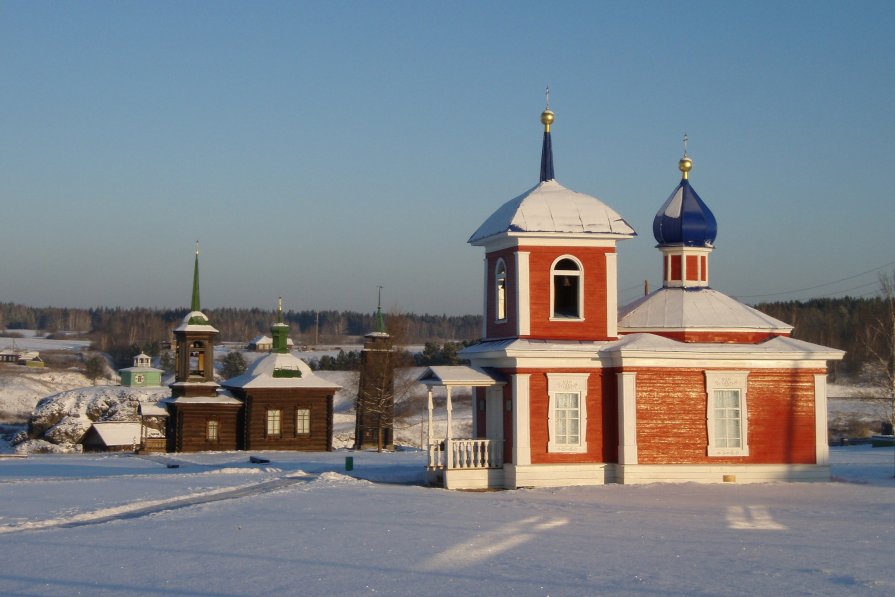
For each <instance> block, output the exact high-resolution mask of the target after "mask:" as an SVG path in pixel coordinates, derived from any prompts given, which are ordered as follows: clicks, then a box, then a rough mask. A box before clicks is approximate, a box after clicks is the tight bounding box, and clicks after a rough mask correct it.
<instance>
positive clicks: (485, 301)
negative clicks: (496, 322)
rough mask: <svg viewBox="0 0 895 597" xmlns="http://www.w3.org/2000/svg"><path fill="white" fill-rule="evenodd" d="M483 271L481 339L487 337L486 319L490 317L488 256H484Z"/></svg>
mask: <svg viewBox="0 0 895 597" xmlns="http://www.w3.org/2000/svg"><path fill="white" fill-rule="evenodd" d="M482 267H483V268H484V270H485V283H484V286H482V290H484V292H482V338H487V337H488V318H489V317H491V315H489V313H488V293H489V292H491V286H490V285H489V284H488V280H489V278H490V276H489V275H488V274H489V272H488V255H487V254H486V255H485V264H484V266H482Z"/></svg>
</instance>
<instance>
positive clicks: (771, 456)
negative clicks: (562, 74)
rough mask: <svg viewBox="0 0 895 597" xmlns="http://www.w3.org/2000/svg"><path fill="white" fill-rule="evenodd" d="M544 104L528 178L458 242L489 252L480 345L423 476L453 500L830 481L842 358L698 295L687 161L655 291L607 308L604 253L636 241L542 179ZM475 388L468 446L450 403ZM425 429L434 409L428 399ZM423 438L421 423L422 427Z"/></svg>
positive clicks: (706, 216) (581, 198) (548, 161)
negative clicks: (830, 400) (491, 490)
mask: <svg viewBox="0 0 895 597" xmlns="http://www.w3.org/2000/svg"><path fill="white" fill-rule="evenodd" d="M553 120H554V114H553V112H552V111H550V109H549V106H548V108H547V109H546V110H545V111H544V113H543V114H542V115H541V122H542V123H543V124H544V127H545V130H544V139H543V149H542V156H541V177H540V178H541V179H540V182H539V183H538V184H537V185H536V186H535V187H534V188H532V189H530V190H528V191H526V192H525V193H523V194H522V195H519V196H518V197H516V198H514V199H512V200H510V201H509V202H507V203H505V204H504V205H503V206H501V207H500V208H498V209H497V211H495V212H494V213H493V214H492V215H491V216H490V217H489V218H488V219H487V220H486V221H485V222H484V223H483V224H482V225H481V226H480V227H479V228H478V229H477V230H476V231H475V232H474V233H473V234H472V236H471V237H470V239H469V241H468V242H469V243H470V244H472V245H475V246H480V247H483V248H484V250H485V271H484V279H485V291H484V324H483V328H484V329H483V337H484V339H483V340H482V342H480V343H479V344H477V345H475V346H472V347H469V348H467V349H465V350H464V351H463V353H462V355H463V356H464V357H465V358H467V359H469V360H470V363H471V366H470V367H467V368H462V367H461V368H453V367H433V368H431V369H430V370H428V371H427V372H426V373H425V374H424V375H423V377H422V379H421V381H423V383H425V384H427V385H429V386H430V387H434V386H445V387H447V411H448V412H447V418H448V426H447V433H446V437H445V438H440V437H438V438H435V437H431V436H430V448H429V462H428V468H429V471H430V476H431V478H433V479H440V480H443V482H444V484H445V486H446V487H449V488H464V487H465V488H471V487H489V486H490V487H508V488H515V487H527V486H561V485H587V484H603V483H612V482H615V483H642V482H655V481H698V482H722V481H728V482H756V481H774V480H794V481H809V480H828V479H829V466H828V451H827V401H826V373H827V368H826V367H827V361H828V360H835V359H841V358H842V356H843V353H842V351H839V350H835V349H832V348H827V347H823V346H818V345H815V344H810V343H807V342H803V341H800V340H796V339H793V338H792V337H790V332H791V331H792V326H790V325H787V324H786V323H784V322H782V321H778V320H776V319H774V318H772V317H769V316H767V315H764V314H763V313H760V312H758V311H756V310H755V309H753V308H751V307H748V306H746V305H744V304H742V303H739V302H738V301H736V300H734V299H733V298H730V297H728V296H726V295H724V294H722V293H720V292H718V291H716V290H714V289H712V288H711V287H710V285H709V281H710V278H709V271H710V268H709V258H710V256H711V253H712V250H713V247H714V241H715V236H716V233H717V224H716V221H715V218H714V216H713V215H712V212H711V211H710V210H709V208H708V206H707V205H706V204H705V203H704V202H703V201H702V199H701V198H700V197H699V195H697V193H696V191H695V190H694V189H693V187H692V186H691V185H690V180H689V173H690V170H691V167H692V161H691V159H690V158H689V157H688V156H687V154H686V151H685V153H684V157H683V158H682V159H681V160H680V164H679V167H680V170H681V173H682V178H681V181H680V183H679V184H678V186H677V187H676V188H675V190H674V192H673V193H672V194H671V196H670V197H669V198H668V200H667V201H666V202H665V203H664V204H663V205H662V206H661V208H660V209H659V211H658V213H657V214H656V217H655V220H654V224H653V233H654V236H655V238H656V241H657V242H658V249H659V252H660V257H661V264H660V265H661V268H662V272H663V286H662V288H660V289H659V290H657V291H655V292H653V293H652V294H649V295H648V296H645V297H643V298H641V299H640V300H638V301H635V302H634V303H632V304H629V305H625V306H623V307H621V308H620V309H619V308H618V305H617V287H616V278H617V276H616V243H617V242H619V241H622V240H626V239H628V238H631V237H632V236H634V235H635V232H634V230H633V229H632V228H631V227H630V226H629V225H628V224H627V222H625V220H624V219H622V217H621V216H620V215H619V214H618V213H616V212H615V211H614V210H612V209H611V208H610V207H608V206H607V205H606V204H604V203H603V202H601V201H600V200H599V199H597V198H595V197H591V196H589V195H585V194H582V193H577V192H575V191H572V190H570V189H567V188H565V187H564V186H562V185H560V184H559V183H558V182H557V181H556V180H555V178H554V175H553V157H552V141H551V136H550V135H551V132H550V128H551V124H552V123H553ZM460 385H464V386H474V387H475V388H476V390H475V410H474V417H473V418H474V421H473V434H472V437H471V438H468V439H467V438H456V437H453V434H452V425H451V410H452V408H451V389H452V387H454V386H460ZM429 404H430V421H431V419H432V414H431V413H432V399H431V392H430V403H429ZM431 428H432V425H430V429H431Z"/></svg>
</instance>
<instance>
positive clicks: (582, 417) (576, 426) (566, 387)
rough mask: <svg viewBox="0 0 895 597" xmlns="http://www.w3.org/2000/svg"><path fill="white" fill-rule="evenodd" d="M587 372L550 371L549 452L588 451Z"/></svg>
mask: <svg viewBox="0 0 895 597" xmlns="http://www.w3.org/2000/svg"><path fill="white" fill-rule="evenodd" d="M588 375H589V374H587V373H548V374H547V397H548V408H547V417H548V419H547V435H548V442H547V451H548V452H586V451H587V438H586V435H587V379H588Z"/></svg>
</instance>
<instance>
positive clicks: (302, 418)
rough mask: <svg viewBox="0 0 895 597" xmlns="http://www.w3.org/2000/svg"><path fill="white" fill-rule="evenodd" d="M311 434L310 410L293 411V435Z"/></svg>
mask: <svg viewBox="0 0 895 597" xmlns="http://www.w3.org/2000/svg"><path fill="white" fill-rule="evenodd" d="M309 433H311V409H309V408H299V409H296V410H295V435H308V434H309Z"/></svg>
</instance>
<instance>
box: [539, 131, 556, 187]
mask: <svg viewBox="0 0 895 597" xmlns="http://www.w3.org/2000/svg"><path fill="white" fill-rule="evenodd" d="M555 178H556V177H555V176H553V144H552V143H551V142H550V126H549V125H548V126H547V130H546V131H544V145H543V146H542V147H541V182H546V181H548V180H554V179H555Z"/></svg>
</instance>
